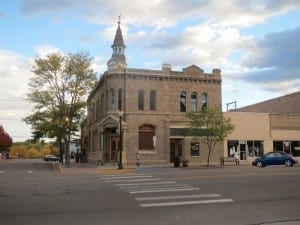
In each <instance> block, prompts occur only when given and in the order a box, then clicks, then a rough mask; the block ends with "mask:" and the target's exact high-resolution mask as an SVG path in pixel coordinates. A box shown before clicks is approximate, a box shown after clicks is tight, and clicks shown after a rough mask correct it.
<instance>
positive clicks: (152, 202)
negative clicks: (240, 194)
mask: <svg viewBox="0 0 300 225" xmlns="http://www.w3.org/2000/svg"><path fill="white" fill-rule="evenodd" d="M99 178H100V179H101V180H102V181H104V182H106V183H111V184H112V185H113V186H115V187H117V188H119V189H120V190H122V191H124V192H126V193H129V194H131V195H133V197H134V199H135V200H136V201H137V202H138V203H139V206H140V207H142V208H149V207H170V206H183V205H201V204H219V203H232V202H234V200H233V199H230V198H223V197H222V196H221V195H220V194H216V193H207V194H206V193H200V188H199V187H193V186H190V185H188V184H180V183H177V182H176V181H170V180H165V179H163V178H159V177H154V176H152V175H148V174H147V175H144V174H135V173H132V174H118V175H116V174H115V175H102V176H99ZM183 193H185V194H183Z"/></svg>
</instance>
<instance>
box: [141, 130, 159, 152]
mask: <svg viewBox="0 0 300 225" xmlns="http://www.w3.org/2000/svg"><path fill="white" fill-rule="evenodd" d="M154 136H155V128H154V127H153V126H151V125H144V126H141V127H139V149H140V150H154V140H153V137H154Z"/></svg>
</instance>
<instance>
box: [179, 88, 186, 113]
mask: <svg viewBox="0 0 300 225" xmlns="http://www.w3.org/2000/svg"><path fill="white" fill-rule="evenodd" d="M180 112H186V92H185V91H183V92H181V94H180Z"/></svg>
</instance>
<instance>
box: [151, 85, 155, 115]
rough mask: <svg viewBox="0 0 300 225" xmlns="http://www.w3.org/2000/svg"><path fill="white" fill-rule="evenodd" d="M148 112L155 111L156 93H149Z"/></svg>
mask: <svg viewBox="0 0 300 225" xmlns="http://www.w3.org/2000/svg"><path fill="white" fill-rule="evenodd" d="M150 110H152V111H155V110H156V91H155V90H152V91H150Z"/></svg>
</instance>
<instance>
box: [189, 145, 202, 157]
mask: <svg viewBox="0 0 300 225" xmlns="http://www.w3.org/2000/svg"><path fill="white" fill-rule="evenodd" d="M191 156H200V144H199V143H198V142H197V143H191Z"/></svg>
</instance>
